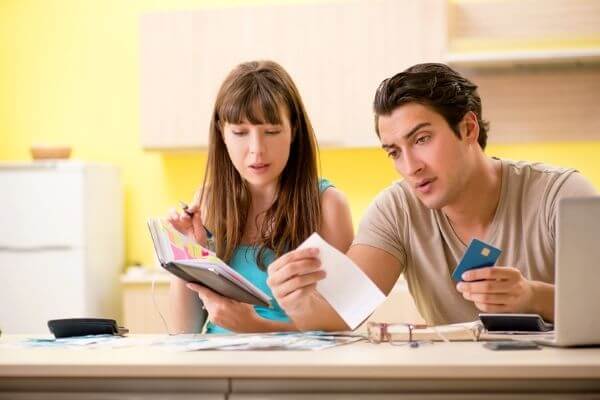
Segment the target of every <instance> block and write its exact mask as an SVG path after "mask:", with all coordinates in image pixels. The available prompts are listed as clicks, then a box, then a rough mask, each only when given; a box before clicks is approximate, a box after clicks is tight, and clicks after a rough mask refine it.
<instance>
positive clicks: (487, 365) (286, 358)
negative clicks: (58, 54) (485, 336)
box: [0, 335, 600, 391]
mask: <svg viewBox="0 0 600 400" xmlns="http://www.w3.org/2000/svg"><path fill="white" fill-rule="evenodd" d="M133 337H134V338H138V339H139V338H141V339H152V338H156V339H158V338H160V337H161V336H156V335H154V336H152V335H134V336H133ZM23 339H24V337H23V336H10V335H9V336H2V337H1V338H0V387H1V385H2V382H3V381H2V379H4V382H8V381H10V378H16V379H17V380H18V379H24V378H28V379H31V378H42V379H45V382H47V381H48V380H52V379H65V378H67V379H68V378H102V379H107V378H132V379H133V378H136V379H137V378H143V379H147V378H160V379H163V380H165V379H174V378H196V379H204V380H211V379H212V380H228V382H229V383H233V384H234V385H235V384H236V383H239V384H241V383H243V382H244V381H246V382H248V381H252V380H258V381H262V382H269V381H271V382H275V381H278V380H279V381H282V380H297V381H298V382H300V381H311V380H312V381H315V380H317V381H320V382H321V383H323V382H325V381H326V380H354V381H358V380H362V381H371V380H378V381H380V382H384V381H386V380H388V381H390V380H393V381H395V382H398V381H401V380H406V381H410V380H413V381H415V380H419V381H425V380H426V381H432V382H433V381H446V382H447V381H456V382H463V383H468V382H473V381H474V380H481V381H482V382H488V381H515V382H518V381H523V380H526V382H527V385H526V386H527V387H532V385H534V386H535V381H536V380H540V381H544V382H552V381H555V382H559V381H561V382H564V381H568V380H572V381H573V382H575V381H579V382H586V386H585V387H587V388H588V390H590V391H591V390H592V389H594V388H596V389H598V386H600V348H580V349H557V348H543V349H542V350H528V351H503V352H497V351H490V350H488V349H486V348H484V347H483V346H482V343H476V342H455V343H435V344H431V345H424V346H421V347H419V348H410V347H408V346H392V345H390V344H388V343H383V344H379V345H375V344H370V343H366V342H360V343H355V344H351V345H344V346H339V347H334V348H330V349H325V350H319V351H193V352H175V351H172V350H168V349H166V348H161V347H155V346H141V345H140V346H134V347H125V348H115V349H110V348H97V349H88V348H71V349H65V348H24V347H20V346H16V345H15V346H13V345H11V344H17V343H18V342H19V341H21V340H23ZM13 381H14V379H13ZM590 385H591V386H590ZM250 386H251V384H250ZM523 387H525V386H523ZM594 390H595V389H594Z"/></svg>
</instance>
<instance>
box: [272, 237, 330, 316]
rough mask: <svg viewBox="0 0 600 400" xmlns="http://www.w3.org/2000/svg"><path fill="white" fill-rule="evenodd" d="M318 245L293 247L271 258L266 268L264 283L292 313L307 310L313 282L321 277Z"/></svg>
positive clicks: (284, 308)
mask: <svg viewBox="0 0 600 400" xmlns="http://www.w3.org/2000/svg"><path fill="white" fill-rule="evenodd" d="M318 255H319V249H315V248H307V249H300V250H294V251H291V252H289V253H287V254H284V255H283V256H281V257H279V258H278V259H277V260H275V261H274V262H273V263H272V264H271V265H269V268H268V270H267V272H268V274H269V278H268V279H267V285H269V287H270V288H271V291H272V292H273V296H274V297H275V299H276V300H277V303H279V305H280V306H281V308H282V309H283V310H284V311H285V312H286V314H288V315H289V316H291V317H293V316H294V315H297V314H298V313H302V312H303V311H304V312H306V311H307V308H306V307H307V306H309V303H310V301H311V297H312V296H314V295H315V294H316V289H315V288H316V285H317V282H318V281H320V280H321V279H323V278H325V271H324V270H323V269H322V268H321V261H320V260H319V258H318Z"/></svg>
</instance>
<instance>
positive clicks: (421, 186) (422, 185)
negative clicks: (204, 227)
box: [415, 178, 437, 193]
mask: <svg viewBox="0 0 600 400" xmlns="http://www.w3.org/2000/svg"><path fill="white" fill-rule="evenodd" d="M436 179H437V178H429V179H423V180H422V181H419V182H418V183H416V184H415V189H416V190H417V191H419V192H421V193H428V192H429V191H430V190H431V185H432V183H433V182H435V181H436Z"/></svg>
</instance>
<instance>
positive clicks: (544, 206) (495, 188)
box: [269, 64, 596, 330]
mask: <svg viewBox="0 0 600 400" xmlns="http://www.w3.org/2000/svg"><path fill="white" fill-rule="evenodd" d="M374 111H375V130H376V132H377V135H378V136H379V139H380V140H381V144H382V148H383V149H384V150H385V151H386V153H387V154H388V156H389V157H390V158H391V159H392V160H393V162H394V166H395V167H396V170H397V171H398V172H399V173H400V174H401V175H402V176H403V177H404V180H402V181H399V182H397V183H395V184H393V185H392V186H391V187H389V188H387V189H386V190H384V191H383V192H382V193H380V194H379V196H378V197H377V198H376V199H375V200H374V201H373V203H372V204H371V206H370V207H369V208H368V210H367V211H366V214H365V216H364V218H363V220H362V222H361V224H360V227H359V230H358V233H357V236H356V238H355V240H354V242H353V244H352V246H351V248H350V250H349V251H348V253H347V255H348V256H349V257H350V258H351V259H352V260H353V261H354V262H355V263H356V264H357V265H358V266H360V268H362V269H363V270H364V271H365V273H366V274H367V275H368V276H369V277H370V278H371V279H372V280H373V281H374V282H375V283H376V284H377V286H379V288H380V289H381V290H382V291H383V292H385V293H389V291H390V290H391V288H392V287H393V285H394V283H395V282H396V280H397V278H398V276H399V275H400V274H401V273H404V276H405V278H406V280H407V283H408V287H409V289H410V292H411V294H412V296H413V297H414V299H415V303H416V305H417V308H418V309H419V311H420V313H421V315H422V316H423V317H424V318H425V320H426V321H427V322H428V323H429V324H446V323H455V322H464V321H470V320H474V319H476V318H477V314H478V313H479V312H501V313H504V312H507V313H508V312H510V313H537V314H540V315H542V316H543V317H544V318H545V319H546V320H550V321H552V320H553V318H554V316H553V311H554V285H553V282H554V251H555V240H556V226H555V222H556V215H557V207H558V202H559V200H560V199H561V198H565V197H571V196H592V195H595V194H596V191H595V189H594V188H593V186H592V185H591V184H590V183H589V182H588V181H587V180H586V179H585V178H584V177H583V176H582V175H581V174H579V173H578V172H577V171H575V170H573V169H567V168H557V167H551V166H548V165H543V164H537V163H528V162H513V161H509V160H500V159H497V158H492V157H488V156H487V155H486V154H485V153H484V150H485V146H486V142H487V130H488V124H487V123H486V122H484V120H483V119H482V111H481V99H480V98H479V95H478V93H477V86H476V85H474V84H473V83H472V82H470V81H469V80H467V79H465V78H464V77H462V76H460V75H459V74H458V73H456V72H455V71H453V70H452V69H451V68H449V67H448V66H446V65H442V64H419V65H415V66H413V67H411V68H409V69H407V70H406V71H404V72H401V73H399V74H396V75H395V76H393V77H391V78H389V79H386V80H384V81H383V82H382V83H381V85H380V86H379V88H378V89H377V93H376V94H375V101H374ZM474 238H477V239H480V240H483V241H485V242H487V243H490V244H491V245H493V246H495V247H498V248H500V249H502V250H503V252H502V255H501V257H500V258H499V260H498V262H497V265H499V266H496V267H489V268H481V269H477V270H471V271H468V272H467V273H465V274H464V275H463V281H462V282H460V283H458V284H457V283H456V282H454V281H453V280H452V278H451V274H452V272H453V270H454V268H455V267H456V265H457V264H458V262H459V260H460V259H461V257H462V255H463V254H464V252H465V250H466V248H467V245H468V244H469V243H470V242H471V240H472V239H474ZM319 269H320V265H319V260H318V256H315V255H314V254H312V255H311V254H310V253H309V251H308V250H302V251H293V252H290V253H288V254H286V255H284V256H282V257H281V258H280V259H278V260H276V261H275V262H274V263H273V264H272V265H271V266H270V267H269V276H270V278H269V284H270V286H271V288H272V290H273V294H274V295H275V297H276V299H277V301H278V302H279V304H280V305H281V306H282V307H283V309H284V310H285V311H286V312H287V313H288V315H289V316H290V317H291V318H292V320H293V321H294V322H295V323H296V325H297V326H298V327H299V328H300V329H332V330H333V329H345V328H347V327H346V326H345V324H344V322H343V321H342V320H341V319H340V318H339V316H337V315H336V314H335V311H333V309H332V308H331V307H330V306H329V305H328V304H327V303H326V302H325V301H324V300H323V299H322V298H321V296H320V295H319V294H318V293H317V292H316V290H315V284H316V282H317V281H318V280H319V279H322V274H318V271H319Z"/></svg>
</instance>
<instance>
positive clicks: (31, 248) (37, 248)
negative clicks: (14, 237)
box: [0, 244, 73, 253]
mask: <svg viewBox="0 0 600 400" xmlns="http://www.w3.org/2000/svg"><path fill="white" fill-rule="evenodd" d="M72 249H73V246H69V245H45V246H5V245H2V244H0V251H12V252H16V253H28V252H43V251H66V250H72Z"/></svg>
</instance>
